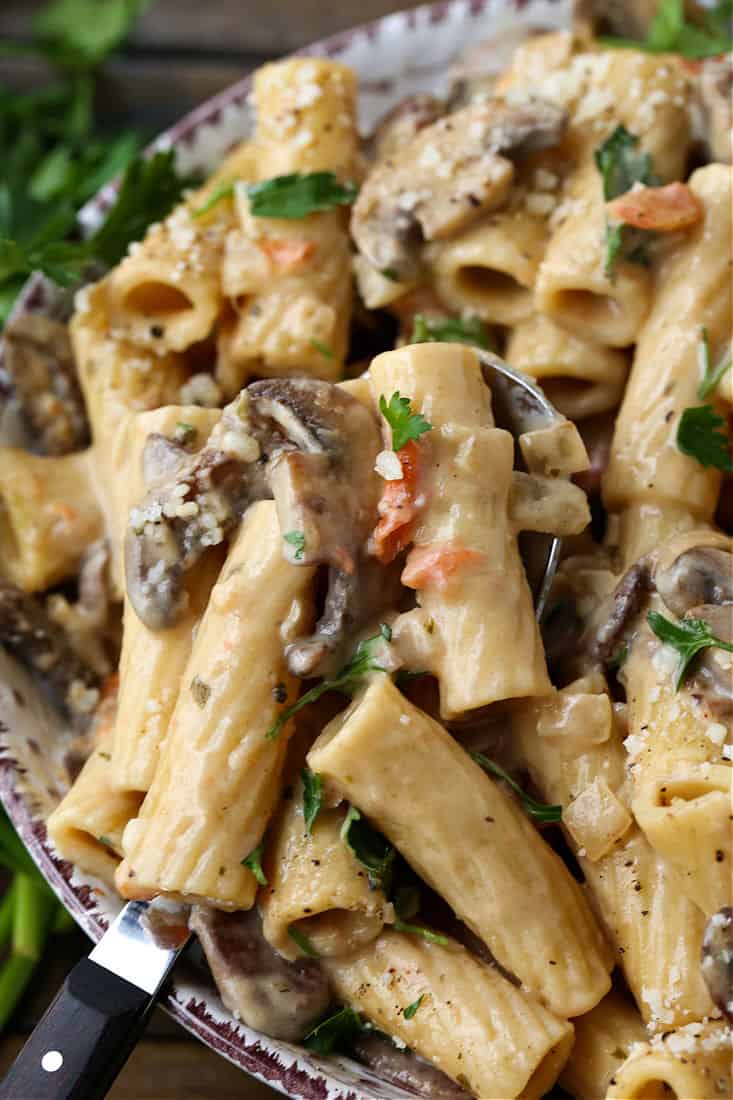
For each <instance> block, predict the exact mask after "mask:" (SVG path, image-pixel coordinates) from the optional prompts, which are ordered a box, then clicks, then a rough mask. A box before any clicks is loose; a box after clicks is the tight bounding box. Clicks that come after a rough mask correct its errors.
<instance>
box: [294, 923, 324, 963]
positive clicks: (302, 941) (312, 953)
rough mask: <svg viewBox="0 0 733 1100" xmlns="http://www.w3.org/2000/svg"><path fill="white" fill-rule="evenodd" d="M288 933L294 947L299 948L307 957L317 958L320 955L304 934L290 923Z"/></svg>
mask: <svg viewBox="0 0 733 1100" xmlns="http://www.w3.org/2000/svg"><path fill="white" fill-rule="evenodd" d="M288 935H289V936H290V939H291V940H292V941H293V943H294V944H295V945H296V947H298V948H300V950H301V951H302V952H303V954H304V955H307V956H308V958H309V959H319V958H320V955H319V954H318V952H317V951H316V949H315V947H314V946H313V944H312V943H311V941H310V940H309V939H308V937H307V936H306V935H304V934H303V933H302V932H299V931H298V929H297V928H296V927H295V926H294V925H292V924H289V925H288Z"/></svg>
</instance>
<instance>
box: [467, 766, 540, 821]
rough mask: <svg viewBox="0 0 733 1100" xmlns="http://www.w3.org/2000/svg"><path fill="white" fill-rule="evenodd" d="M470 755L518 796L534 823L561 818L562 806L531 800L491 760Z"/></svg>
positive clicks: (507, 774)
mask: <svg viewBox="0 0 733 1100" xmlns="http://www.w3.org/2000/svg"><path fill="white" fill-rule="evenodd" d="M470 755H471V758H472V759H473V760H475V761H476V763H477V764H479V765H480V766H481V767H482V768H483V769H484V771H485V772H488V773H489V775H493V776H495V777H496V778H497V779H503V780H504V782H505V783H506V784H507V785H508V786H509V787H511V789H512V790H513V791H514V793H515V794H516V795H518V796H519V798H520V800H521V802H522V805H523V807H524V809H525V810H526V811H527V813H528V814H529V815H530V817H533V818H534V819H535V821H544V822H549V821H560V819H561V818H562V806H549V805H547V803H545V802H537V801H536V799H534V798H531V797H530V795H528V794H527V793H526V792H525V791H523V790H522V788H521V787H520V786H519V784H518V783H517V782H516V781H515V780H514V779H512V777H511V776H510V775H509V773H508V772H506V771H504V769H503V768H500V767H499V765H498V764H495V763H494V761H493V760H489V758H488V756H484V754H483V753H481V752H472V753H471V754H470Z"/></svg>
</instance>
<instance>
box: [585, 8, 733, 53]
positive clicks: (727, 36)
mask: <svg viewBox="0 0 733 1100" xmlns="http://www.w3.org/2000/svg"><path fill="white" fill-rule="evenodd" d="M731 7H732V6H731V2H730V0H721V2H720V3H718V4H716V5H715V7H712V8H702V7H699V8H697V9H696V12H697V15H698V20H699V21H698V22H695V23H690V22H688V21H687V19H686V18H685V2H684V0H660V4H659V7H658V8H657V12H656V15H655V16H654V18H653V20H652V22H651V24H650V26H649V30H648V31H647V36H646V38H645V39H644V41H643V42H636V41H633V40H630V39H627V38H602V39H601V42H602V43H603V45H605V46H620V47H622V48H627V49H634V50H644V51H645V52H646V53H679V54H682V56H683V57H687V58H690V59H691V60H699V59H702V58H705V57H717V56H718V55H719V54H723V53H728V51H729V50H730V49H731V48H733V39H732V38H731V29H730V22H731Z"/></svg>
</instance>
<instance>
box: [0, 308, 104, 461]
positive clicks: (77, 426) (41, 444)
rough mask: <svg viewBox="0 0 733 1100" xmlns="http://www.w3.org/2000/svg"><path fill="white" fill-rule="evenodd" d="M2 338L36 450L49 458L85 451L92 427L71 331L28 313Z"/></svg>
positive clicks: (12, 322)
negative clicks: (81, 387)
mask: <svg viewBox="0 0 733 1100" xmlns="http://www.w3.org/2000/svg"><path fill="white" fill-rule="evenodd" d="M3 335H4V340H5V360H4V365H5V369H6V370H7V372H8V375H9V376H10V378H11V380H12V383H13V388H14V390H15V395H16V397H17V399H18V402H19V404H20V408H21V411H22V415H23V419H24V420H25V422H26V424H27V426H28V429H29V432H30V434H31V435H32V442H33V446H34V449H36V450H38V451H39V452H40V453H41V454H46V455H64V454H69V453H70V452H71V451H80V450H82V448H84V447H86V445H87V443H88V442H89V424H88V423H87V417H86V411H85V408H84V399H83V397H82V395H81V390H80V389H79V382H78V380H77V376H76V368H75V366H74V356H73V353H72V350H71V342H70V340H69V332H68V327H67V326H66V325H65V324H62V323H61V322H60V321H55V320H53V319H52V318H50V317H46V316H44V314H42V313H24V314H21V315H20V316H19V317H16V319H15V320H14V321H11V323H10V324H9V325H7V326H6V328H5V332H4V334H3Z"/></svg>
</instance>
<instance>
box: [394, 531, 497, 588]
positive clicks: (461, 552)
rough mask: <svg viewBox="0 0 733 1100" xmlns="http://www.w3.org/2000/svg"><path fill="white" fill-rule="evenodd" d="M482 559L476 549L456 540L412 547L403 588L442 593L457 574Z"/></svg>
mask: <svg viewBox="0 0 733 1100" xmlns="http://www.w3.org/2000/svg"><path fill="white" fill-rule="evenodd" d="M483 558H484V554H482V553H481V552H480V551H479V550H469V549H468V548H467V547H465V546H460V545H459V544H458V543H455V542H437V543H433V544H432V545H429V546H415V547H414V548H413V549H412V550H411V551H410V553H409V555H408V558H407V562H406V564H405V568H404V569H403V571H402V577H401V580H402V583H403V584H404V585H405V587H406V588H418V589H422V588H438V589H439V590H440V591H441V592H443V591H445V589H446V588H447V587H448V585H449V584H450V582H451V580H452V579H453V578H454V577H455V576H456V574H458V573H461V572H463V570H465V569H466V568H467V567H468V566H471V565H478V563H479V562H481V561H482V560H483Z"/></svg>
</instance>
